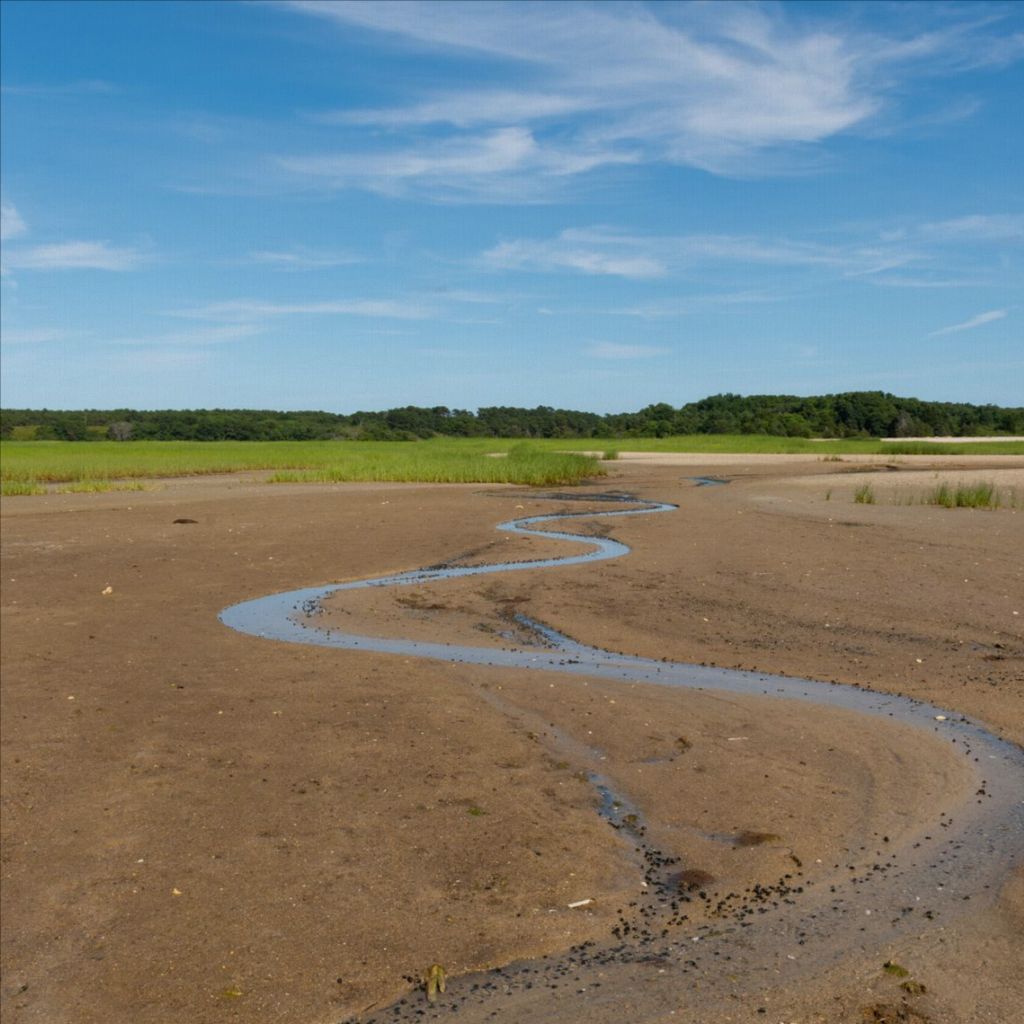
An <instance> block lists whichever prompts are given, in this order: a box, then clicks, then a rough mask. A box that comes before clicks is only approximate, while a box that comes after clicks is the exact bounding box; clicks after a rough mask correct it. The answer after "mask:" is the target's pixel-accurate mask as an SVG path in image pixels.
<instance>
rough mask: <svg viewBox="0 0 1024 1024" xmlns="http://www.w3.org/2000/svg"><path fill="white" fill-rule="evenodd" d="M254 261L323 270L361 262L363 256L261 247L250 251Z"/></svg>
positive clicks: (285, 268)
mask: <svg viewBox="0 0 1024 1024" xmlns="http://www.w3.org/2000/svg"><path fill="white" fill-rule="evenodd" d="M249 259H250V260H252V262H253V263H263V264H266V265H267V266H272V267H279V268H280V269H281V270H323V269H326V268H328V267H344V266H349V265H351V264H353V263H361V262H362V257H360V256H356V255H354V254H352V253H347V252H319V251H317V250H314V249H305V248H296V249H273V250H270V249H261V250H258V251H256V252H251V253H249Z"/></svg>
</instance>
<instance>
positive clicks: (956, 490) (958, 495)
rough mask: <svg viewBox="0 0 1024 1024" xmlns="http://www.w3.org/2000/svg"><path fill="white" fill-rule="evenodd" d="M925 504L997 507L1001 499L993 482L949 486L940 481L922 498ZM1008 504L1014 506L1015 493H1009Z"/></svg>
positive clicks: (946, 506) (945, 506)
mask: <svg viewBox="0 0 1024 1024" xmlns="http://www.w3.org/2000/svg"><path fill="white" fill-rule="evenodd" d="M924 504H926V505H941V506H942V507H943V508H999V506H1000V504H1002V500H1001V497H1000V494H999V491H998V490H997V489H996V486H995V484H993V483H989V482H987V481H985V482H982V483H976V484H957V485H956V486H955V487H951V486H950V485H949V484H948V483H945V482H944V483H941V484H939V485H938V486H936V487H935V488H934V489H933V490H932V491H930V492H929V493H928V494H927V495H926V496H925V498H924ZM1010 504H1011V505H1013V506H1014V507H1016V504H1017V503H1016V495H1015V494H1012V493H1011V497H1010Z"/></svg>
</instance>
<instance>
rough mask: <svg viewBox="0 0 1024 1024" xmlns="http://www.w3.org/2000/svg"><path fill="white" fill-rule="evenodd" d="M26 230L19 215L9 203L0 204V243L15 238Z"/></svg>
mask: <svg viewBox="0 0 1024 1024" xmlns="http://www.w3.org/2000/svg"><path fill="white" fill-rule="evenodd" d="M27 230H28V228H27V226H26V224H25V221H24V220H22V217H21V214H20V213H18V211H17V209H16V208H15V207H14V206H13V205H12V204H11V203H0V241H2V242H6V241H7V240H8V239H9V238H17V237H18V235H23V234H24V233H25V232H26V231H27Z"/></svg>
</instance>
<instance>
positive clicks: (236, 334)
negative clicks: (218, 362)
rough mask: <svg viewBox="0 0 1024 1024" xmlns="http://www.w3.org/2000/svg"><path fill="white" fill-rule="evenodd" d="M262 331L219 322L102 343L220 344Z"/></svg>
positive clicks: (142, 345) (147, 345) (253, 326)
mask: <svg viewBox="0 0 1024 1024" xmlns="http://www.w3.org/2000/svg"><path fill="white" fill-rule="evenodd" d="M261 331H262V327H260V326H259V325H258V324H219V325H217V326H203V327H196V328H194V329H193V330H187V331H164V332H161V333H157V334H130V335H126V336H125V337H121V338H111V339H109V340H107V341H105V342H104V343H105V344H106V345H110V346H117V347H138V348H164V347H166V348H174V347H176V346H183V347H188V346H197V347H205V346H207V345H220V344H223V343H225V342H231V341H239V340H241V339H242V338H251V337H253V336H254V335H256V334H259V333H260V332H261Z"/></svg>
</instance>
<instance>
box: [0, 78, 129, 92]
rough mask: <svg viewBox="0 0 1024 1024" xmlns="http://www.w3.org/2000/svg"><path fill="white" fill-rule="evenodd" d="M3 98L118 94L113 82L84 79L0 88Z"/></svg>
mask: <svg viewBox="0 0 1024 1024" xmlns="http://www.w3.org/2000/svg"><path fill="white" fill-rule="evenodd" d="M0 92H2V93H3V94H4V95H5V96H103V95H111V94H113V93H116V92H118V88H117V86H116V85H114V84H113V82H105V81H103V80H102V79H98V78H86V79H81V80H80V81H77V82H51V83H48V84H44V83H35V84H26V83H22V84H18V85H4V86H0Z"/></svg>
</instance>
